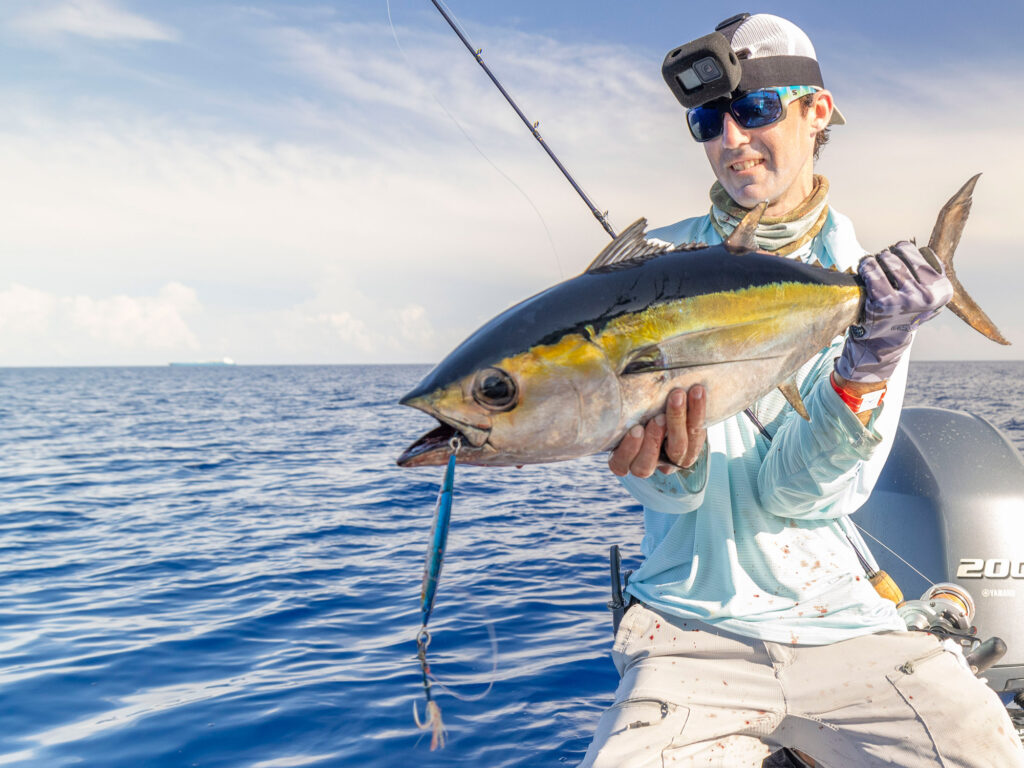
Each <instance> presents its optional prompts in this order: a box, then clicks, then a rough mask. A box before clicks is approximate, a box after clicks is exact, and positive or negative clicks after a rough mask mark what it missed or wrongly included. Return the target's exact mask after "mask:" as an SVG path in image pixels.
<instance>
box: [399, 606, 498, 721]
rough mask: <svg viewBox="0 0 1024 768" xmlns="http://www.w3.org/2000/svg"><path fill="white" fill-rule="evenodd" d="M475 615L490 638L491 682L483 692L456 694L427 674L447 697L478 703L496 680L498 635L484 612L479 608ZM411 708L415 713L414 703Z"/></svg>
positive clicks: (437, 679) (436, 677)
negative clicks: (478, 617)
mask: <svg viewBox="0 0 1024 768" xmlns="http://www.w3.org/2000/svg"><path fill="white" fill-rule="evenodd" d="M476 613H477V615H479V616H482V617H483V619H484V620H483V622H482V624H483V626H484V627H486V629H487V635H488V637H489V638H490V644H491V673H490V674H491V680H490V682H489V683H488V684H487V687H486V688H485V689H484V690H483V691H481V692H480V693H474V694H463V693H458V692H456V691H455V690H454V689H453V688H452V687H451V685H449V684H446V683H444V682H443V681H442V680H441V679H440V678H439V677H438V676H437V675H436V674H435V673H433V672H430V673H429V674H430V679H431V681H433V683H434V684H435V685H436V686H437V687H438V688H440V689H441V690H442V691H444V692H445V693H447V694H448V695H449V696H453V697H455V698H456V699H458V700H459V701H479V700H480V699H482V698H483V697H484V696H486V695H487V694H488V693H490V692H491V689H492V688H493V687H494V684H495V683H496V682H497V680H498V633H497V631H496V630H495V629H494V622H493V621H491V620H490V619H489V618H488V616H487V612H486V611H484V610H483V609H482V608H480V609H477V610H476ZM429 644H430V640H429V639H428V640H427V645H429ZM413 708H414V711H415V702H413Z"/></svg>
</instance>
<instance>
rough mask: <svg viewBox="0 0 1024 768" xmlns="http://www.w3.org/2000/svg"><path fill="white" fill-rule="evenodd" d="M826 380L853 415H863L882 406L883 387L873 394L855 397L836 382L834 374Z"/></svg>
mask: <svg viewBox="0 0 1024 768" xmlns="http://www.w3.org/2000/svg"><path fill="white" fill-rule="evenodd" d="M828 380H829V381H831V382H832V389H834V390H835V391H836V394H837V395H839V397H840V399H842V401H843V402H844V403H846V404H847V405H848V406H849V407H850V410H851V411H853V412H854V413H864V411H871V410H874V409H875V408H877V407H878V406H880V405H881V404H882V399H883V398H884V397H885V389H886V388H885V387H882V388H881V389H876V390H875V391H874V392H867V393H866V394H864V395H855V394H853V393H852V392H847V391H846V390H845V389H843V388H842V387H841V386H839V382H837V381H836V375H835V373H830V374H829V377H828Z"/></svg>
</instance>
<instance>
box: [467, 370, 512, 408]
mask: <svg viewBox="0 0 1024 768" xmlns="http://www.w3.org/2000/svg"><path fill="white" fill-rule="evenodd" d="M516 394H517V392H516V382H515V380H514V379H513V378H512V377H511V376H509V375H508V374H507V373H505V372H504V371H503V370H501V369H500V368H485V369H484V370H482V371H480V373H478V374H477V377H476V381H474V382H473V399H474V400H476V401H477V402H478V403H480V405H482V406H484V407H485V408H492V409H495V410H502V411H505V410H510V409H511V407H512V406H514V405H515V403H516Z"/></svg>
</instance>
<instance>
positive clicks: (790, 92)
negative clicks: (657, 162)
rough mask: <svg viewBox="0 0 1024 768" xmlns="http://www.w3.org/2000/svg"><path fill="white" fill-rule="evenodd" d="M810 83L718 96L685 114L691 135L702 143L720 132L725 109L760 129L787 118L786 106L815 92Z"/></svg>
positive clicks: (745, 124) (749, 125)
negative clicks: (729, 99)
mask: <svg viewBox="0 0 1024 768" xmlns="http://www.w3.org/2000/svg"><path fill="white" fill-rule="evenodd" d="M817 90H818V89H817V88H816V87H815V86H813V85H786V86H782V87H779V88H762V89H761V90H759V91H751V92H750V93H745V94H743V95H742V96H739V97H738V98H735V99H733V100H732V101H727V100H725V99H718V100H716V101H712V102H709V103H708V104H704V105H703V106H700V107H695V108H694V109H691V110H689V111H688V112H687V113H686V122H687V124H688V125H689V126H690V133H691V134H693V138H694V139H696V140H697V141H699V142H701V143H703V142H705V141H711V140H712V139H715V138H718V137H719V136H721V135H722V130H723V128H724V127H725V114H726V112H728V113H729V114H730V115H732V116H733V118H734V119H735V120H736V122H737V123H739V124H740V125H741V126H742V127H744V128H762V127H764V126H766V125H771V124H772V123H777V122H778V121H779V120H782V119H783V118H785V117H786V105H787V104H789V103H790V102H792V101H795V100H796V99H799V98H802V97H804V96H807V95H808V94H811V93H814V92H815V91H817Z"/></svg>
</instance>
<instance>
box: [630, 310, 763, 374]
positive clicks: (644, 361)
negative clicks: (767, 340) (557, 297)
mask: <svg viewBox="0 0 1024 768" xmlns="http://www.w3.org/2000/svg"><path fill="white" fill-rule="evenodd" d="M758 322H759V321H751V322H748V323H737V324H735V325H728V326H716V327H714V328H701V329H700V330H696V331H689V332H687V333H681V334H679V335H678V336H672V337H670V338H668V339H664V340H663V341H659V342H658V343H656V344H649V345H647V346H645V347H640V348H639V349H637V350H635V351H634V352H633V353H632V354H631V355H630V356H629V359H628V360H627V361H626V364H625V365H624V366H623V368H622V373H623V374H630V373H646V372H648V371H667V370H674V369H679V368H697V367H700V366H706V365H722V364H724V363H738V362H741V361H744V360H766V359H770V358H774V357H777V356H778V355H777V353H776V352H775V351H774V350H771V349H767V348H765V347H764V345H760V346H750V345H748V344H746V343H745V340H746V337H747V335H748V331H753V330H755V328H756V326H757V324H758Z"/></svg>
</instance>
